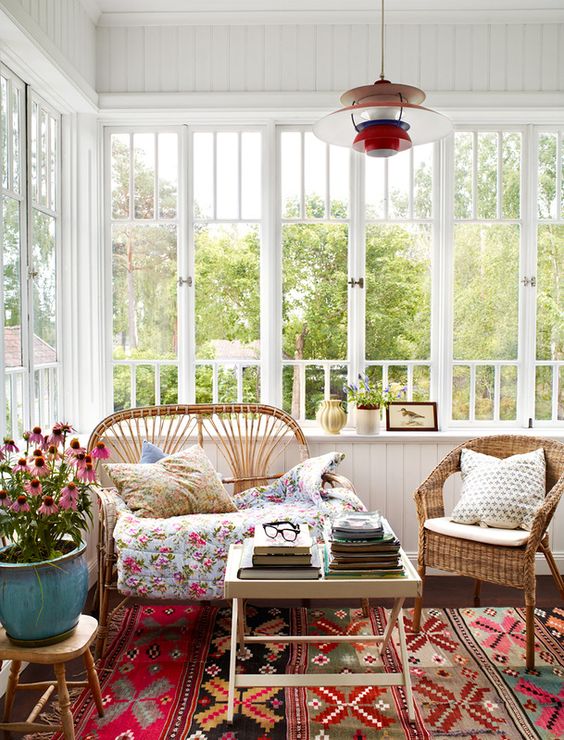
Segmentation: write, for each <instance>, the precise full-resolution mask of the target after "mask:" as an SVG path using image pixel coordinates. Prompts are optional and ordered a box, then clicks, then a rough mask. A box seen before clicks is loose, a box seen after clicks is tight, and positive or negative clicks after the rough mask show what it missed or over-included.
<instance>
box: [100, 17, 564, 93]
mask: <svg viewBox="0 0 564 740" xmlns="http://www.w3.org/2000/svg"><path fill="white" fill-rule="evenodd" d="M379 34H380V29H379V26H378V25H372V24H371V25H368V24H361V23H358V24H350V25H343V24H340V25H329V24H319V23H309V24H303V25H162V26H133V25H130V26H127V25H119V26H101V27H98V29H97V49H98V51H97V77H96V80H97V82H96V85H97V89H98V91H99V92H102V93H118V92H119V93H124V92H131V93H133V92H135V93H139V92H161V93H166V92H169V93H170V92H198V91H212V92H245V91H254V92H282V91H291V92H296V91H315V92H321V91H341V90H345V89H347V88H349V87H352V86H356V85H359V84H363V83H369V82H373V81H374V80H375V79H376V78H377V76H378V74H379V71H380V67H379V64H380V62H379V49H380V41H379ZM386 75H387V76H388V78H389V79H391V80H392V81H394V82H405V83H409V84H413V85H417V86H420V87H422V88H423V89H424V90H426V91H431V92H432V91H461V92H463V91H474V92H491V91H507V92H511V91H529V92H539V91H558V90H564V23H527V24H524V23H510V24H505V23H474V24H462V23H460V24H454V23H450V24H436V23H434V24H433V23H428V24H420V25H416V24H406V23H401V24H400V23H396V24H392V25H388V26H387V28H386Z"/></svg>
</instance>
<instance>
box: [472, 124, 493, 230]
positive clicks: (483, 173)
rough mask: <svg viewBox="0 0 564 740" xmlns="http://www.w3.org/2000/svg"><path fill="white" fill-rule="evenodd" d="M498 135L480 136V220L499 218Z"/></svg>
mask: <svg viewBox="0 0 564 740" xmlns="http://www.w3.org/2000/svg"><path fill="white" fill-rule="evenodd" d="M497 145H498V140H497V134H496V133H487V134H481V133H480V134H478V172H477V178H476V186H477V193H476V196H477V197H476V214H477V216H478V218H496V216H497Z"/></svg>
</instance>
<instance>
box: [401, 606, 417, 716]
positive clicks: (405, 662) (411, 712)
mask: <svg viewBox="0 0 564 740" xmlns="http://www.w3.org/2000/svg"><path fill="white" fill-rule="evenodd" d="M397 622H398V632H399V642H400V655H401V667H402V673H403V683H404V687H405V698H406V699H407V715H408V717H409V721H410V722H415V706H414V704H413V690H412V688H411V676H410V675H409V656H408V654H407V644H406V641H405V627H404V626H403V614H402V612H401V611H400V613H399V617H398V620H397Z"/></svg>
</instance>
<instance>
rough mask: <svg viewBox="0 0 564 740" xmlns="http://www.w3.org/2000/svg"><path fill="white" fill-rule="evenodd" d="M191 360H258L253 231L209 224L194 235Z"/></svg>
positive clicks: (257, 256)
mask: <svg viewBox="0 0 564 740" xmlns="http://www.w3.org/2000/svg"><path fill="white" fill-rule="evenodd" d="M194 244H195V250H196V258H195V259H196V288H195V290H196V357H198V358H199V359H223V360H235V359H238V360H241V359H247V358H252V359H258V358H259V357H260V344H259V339H260V298H259V290H260V285H259V275H260V235H259V229H258V226H249V225H247V224H210V225H207V226H205V227H203V226H200V227H198V228H197V229H196V231H195V233H194Z"/></svg>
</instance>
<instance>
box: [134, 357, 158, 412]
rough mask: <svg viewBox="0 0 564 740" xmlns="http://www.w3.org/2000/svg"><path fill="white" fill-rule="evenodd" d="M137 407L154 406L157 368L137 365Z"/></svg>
mask: <svg viewBox="0 0 564 740" xmlns="http://www.w3.org/2000/svg"><path fill="white" fill-rule="evenodd" d="M135 392H136V396H137V398H136V406H154V405H155V403H156V400H155V368H154V367H153V366H152V365H137V367H136V368H135Z"/></svg>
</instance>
